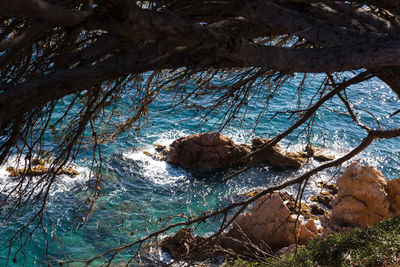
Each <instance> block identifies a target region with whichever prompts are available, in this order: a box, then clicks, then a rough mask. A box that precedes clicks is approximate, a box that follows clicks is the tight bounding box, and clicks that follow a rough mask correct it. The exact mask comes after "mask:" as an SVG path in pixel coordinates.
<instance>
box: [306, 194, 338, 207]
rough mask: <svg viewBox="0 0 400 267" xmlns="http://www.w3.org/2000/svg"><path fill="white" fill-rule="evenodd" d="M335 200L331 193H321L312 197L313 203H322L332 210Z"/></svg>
mask: <svg viewBox="0 0 400 267" xmlns="http://www.w3.org/2000/svg"><path fill="white" fill-rule="evenodd" d="M334 198H335V196H334V195H332V194H331V193H330V192H321V193H319V194H318V195H312V196H311V198H310V200H311V201H313V202H317V203H320V204H322V205H324V206H326V207H327V208H329V209H331V208H332V205H331V202H332V200H333V199H334Z"/></svg>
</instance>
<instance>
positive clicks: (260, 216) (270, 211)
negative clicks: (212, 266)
mask: <svg viewBox="0 0 400 267" xmlns="http://www.w3.org/2000/svg"><path fill="white" fill-rule="evenodd" d="M317 234H318V230H317V227H316V225H315V223H314V221H313V220H312V219H309V220H307V221H306V222H303V220H302V219H301V218H298V217H297V216H296V215H293V213H292V212H291V211H290V210H289V208H288V207H287V206H286V204H285V203H284V201H283V199H282V198H281V196H280V195H279V194H278V193H273V194H271V195H267V196H264V197H262V198H260V199H259V200H257V201H256V203H255V204H254V206H253V208H252V210H251V211H250V212H245V213H243V214H241V215H240V216H238V218H237V219H236V220H235V221H234V223H233V228H232V229H231V230H230V231H229V233H228V234H227V236H228V237H231V238H232V240H241V241H244V242H246V241H248V240H250V241H251V242H252V243H253V244H255V245H257V246H259V247H265V246H268V247H269V248H271V249H272V250H273V251H275V250H278V249H280V248H283V247H286V246H289V245H290V244H294V243H296V241H298V243H299V244H304V243H305V242H307V241H308V240H310V239H312V238H315V237H316V236H317ZM229 245H231V244H229V243H228V242H226V243H225V244H224V246H225V247H227V248H229Z"/></svg>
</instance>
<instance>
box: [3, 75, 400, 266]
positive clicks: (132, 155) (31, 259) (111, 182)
mask: <svg viewBox="0 0 400 267" xmlns="http://www.w3.org/2000/svg"><path fill="white" fill-rule="evenodd" d="M298 82H299V79H297V78H295V79H294V80H293V81H291V82H290V83H288V84H287V85H286V86H285V87H284V89H283V90H282V91H281V92H280V93H279V94H278V95H277V96H276V98H275V99H273V100H272V101H271V104H270V107H269V111H268V113H267V114H266V116H264V117H263V118H262V119H261V121H260V122H259V123H258V126H257V128H256V129H255V130H254V131H253V128H254V123H255V121H256V120H257V118H258V114H259V113H260V112H261V111H262V109H263V107H264V106H265V102H264V101H263V100H262V99H253V100H254V101H251V99H250V100H249V108H248V110H247V114H246V117H245V119H246V121H242V120H239V119H238V120H237V121H234V122H233V123H232V124H231V125H229V126H228V127H226V128H225V129H224V130H223V132H222V133H223V134H224V135H226V136H228V137H230V138H232V139H233V140H234V141H236V142H241V143H249V142H250V141H251V139H252V138H253V137H255V136H260V137H267V136H269V135H271V134H276V133H278V132H280V131H282V130H285V129H286V128H287V127H289V126H290V125H291V124H292V123H293V120H289V118H288V115H285V114H282V115H279V116H277V117H274V118H273V119H272V120H271V117H272V115H273V114H274V112H276V111H280V110H283V109H286V108H292V109H295V108H296V107H297V96H296V95H295V92H296V88H297V87H296V85H297V84H298ZM318 87H319V79H318V77H316V78H315V79H314V80H311V81H310V82H308V83H307V84H306V86H305V90H304V92H303V98H304V99H306V100H307V99H310V98H311V97H312V95H313V93H314V92H315V91H316V90H317V89H318ZM347 94H348V97H349V99H350V100H351V102H352V103H353V104H355V105H357V106H360V107H363V108H365V109H366V110H367V111H368V112H372V113H374V114H375V116H376V117H377V118H378V119H379V120H380V121H381V127H382V128H388V127H391V128H395V127H400V115H397V116H394V117H389V115H390V114H391V113H393V112H395V111H396V110H398V109H400V101H399V99H398V97H397V96H396V95H395V94H393V93H392V92H391V90H390V89H389V88H388V87H387V86H386V85H385V84H383V83H382V82H380V81H379V80H370V81H368V82H364V83H362V84H358V85H356V86H352V87H351V88H349V89H348V91H347ZM169 103H170V95H169V94H168V93H167V92H164V93H162V94H161V95H160V96H159V97H158V99H157V100H156V102H155V103H154V104H153V105H152V110H153V111H152V113H151V114H150V119H149V122H148V124H147V127H144V128H143V129H142V131H141V133H140V136H137V137H136V138H129V139H124V141H125V142H117V143H109V144H107V145H106V146H104V147H103V151H102V156H103V187H102V197H101V198H100V199H99V200H98V202H97V205H96V208H95V211H94V214H93V216H92V217H91V219H90V220H89V221H88V222H87V223H86V224H84V225H82V226H81V227H79V228H78V229H77V228H75V227H74V223H73V222H74V218H76V216H77V214H76V212H75V210H76V209H77V208H78V206H79V203H81V202H82V201H84V200H85V199H86V198H87V197H88V196H90V192H88V191H87V190H86V189H87V187H88V180H90V177H91V175H90V172H89V169H88V167H89V163H88V162H86V161H85V158H89V157H90V152H87V153H82V154H80V155H79V156H78V158H77V160H76V162H75V166H76V168H77V169H78V170H79V171H80V172H81V174H80V175H79V176H78V177H76V178H70V177H67V176H65V177H64V176H60V178H59V180H58V181H57V183H56V184H55V185H54V188H53V192H52V193H51V195H50V201H49V205H48V208H47V209H48V210H47V214H48V215H49V218H50V219H51V223H50V222H49V221H48V219H46V220H47V225H48V228H47V229H46V230H47V234H48V236H47V237H48V240H49V244H50V246H49V247H48V254H49V256H50V259H65V258H67V259H83V260H86V259H88V258H91V257H93V256H95V255H97V254H100V253H103V252H105V251H107V250H108V249H110V248H113V247H116V246H118V245H121V244H125V243H129V242H132V241H134V240H137V238H140V237H143V236H146V234H147V230H150V231H151V230H154V229H156V228H159V227H162V226H165V225H163V224H162V223H157V222H158V220H159V218H165V217H167V216H168V215H171V214H180V213H185V214H186V215H188V216H189V215H190V213H192V214H193V215H196V214H200V213H201V212H204V211H207V210H208V209H209V208H211V209H215V208H218V207H223V206H224V205H226V204H228V203H231V202H232V201H234V199H235V198H236V197H237V196H238V195H240V194H242V193H245V192H247V191H249V190H251V189H254V188H258V187H266V186H269V185H272V184H276V183H278V182H280V181H283V180H285V179H288V178H292V177H294V176H296V175H298V174H299V173H302V172H304V171H306V170H308V169H310V168H312V167H313V166H316V165H317V164H319V163H317V162H313V161H311V162H310V163H309V164H307V165H306V166H304V167H303V168H302V169H300V170H298V171H285V172H278V171H275V170H273V169H271V168H268V167H264V166H259V167H256V168H253V169H251V170H250V171H248V172H246V173H243V174H241V175H239V176H238V177H236V178H234V179H232V180H231V181H229V182H228V183H226V184H222V183H219V182H218V181H219V180H220V179H221V178H222V177H224V176H225V175H226V174H227V173H228V172H229V171H230V170H225V171H221V172H218V173H216V174H210V175H201V174H193V173H190V172H187V171H185V170H183V169H181V168H179V167H177V166H171V165H168V164H166V163H165V162H160V161H156V160H153V159H151V158H150V157H148V156H146V155H145V154H143V151H150V152H153V151H154V148H153V144H163V145H168V144H170V143H171V142H172V141H173V140H174V139H176V138H178V137H181V136H184V135H188V134H193V133H198V132H203V131H208V130H216V129H218V128H219V127H218V124H217V125H216V124H215V122H216V121H217V119H216V118H213V117H211V118H210V120H209V121H208V122H207V123H205V124H201V123H200V121H199V119H198V118H197V117H195V116H194V115H195V113H194V111H192V110H180V111H179V112H176V111H174V112H172V113H167V112H165V111H164V110H165V108H166V107H167V106H168V105H169ZM304 103H307V101H305V102H304ZM339 105H340V106H342V105H341V104H340V102H339V100H338V99H337V98H334V99H333V100H332V101H330V102H329V103H328V104H327V107H326V108H321V109H320V110H319V112H318V113H317V117H316V118H315V121H316V123H317V126H316V127H315V131H314V132H313V134H312V136H311V140H312V143H313V144H314V145H318V146H324V147H325V149H326V151H327V152H328V153H332V154H335V155H336V156H340V155H343V154H345V153H346V152H348V151H349V150H351V148H353V147H355V146H356V145H357V144H358V143H359V142H360V140H361V139H362V138H363V137H364V136H365V135H366V134H365V132H364V131H363V130H361V129H359V128H357V127H355V126H354V123H352V122H351V119H350V118H349V117H347V116H343V115H340V114H337V113H332V112H330V111H329V109H332V108H336V109H337V108H338V106H339ZM58 109H59V110H60V112H61V111H62V110H63V107H62V106H61V105H60V106H59V107H58ZM339 110H341V111H344V109H343V107H340V108H339ZM368 112H365V111H362V110H359V111H357V114H358V115H359V117H360V118H361V121H362V122H363V123H365V124H367V125H369V126H371V127H373V128H376V123H375V120H374V118H373V117H372V116H370V115H369V114H368ZM297 134H298V132H297V133H294V134H292V135H291V136H289V138H287V139H285V140H284V141H283V142H282V143H281V146H283V147H285V145H288V144H289V143H291V144H292V146H291V147H290V148H289V149H292V150H300V149H301V148H302V147H303V146H304V144H305V139H304V133H301V134H300V137H302V138H296V136H297ZM356 160H358V161H361V162H362V163H364V164H367V165H372V166H375V167H376V168H378V169H379V170H381V171H382V172H383V173H384V175H385V176H386V177H387V179H394V178H397V177H399V176H400V140H399V138H397V139H392V140H384V141H377V142H374V143H373V144H372V145H371V146H370V147H369V148H368V149H367V150H365V151H364V152H362V153H361V154H360V155H358V156H357V157H356ZM10 164H11V163H10ZM335 171H336V170H328V171H325V172H322V173H321V174H319V175H318V176H317V177H314V180H313V181H312V182H311V184H310V187H309V189H308V190H307V191H306V193H305V197H307V196H309V195H310V194H311V192H312V191H313V188H315V186H314V184H315V181H317V180H319V179H330V178H331V177H333V175H334V173H335ZM13 182H15V181H12V179H11V178H9V177H8V176H7V172H6V171H5V166H3V167H2V168H1V170H0V188H5V187H6V184H10V183H13ZM89 187H90V183H89ZM204 201H206V202H207V204H205V202H204ZM189 210H190V213H189ZM29 215H31V213H30V212H29V211H27V212H26V214H25V215H24V216H22V217H21V218H20V219H18V220H13V221H9V222H7V223H6V224H0V241H1V243H0V266H3V265H5V264H6V263H8V264H9V265H10V266H42V265H45V261H46V260H48V258H46V257H45V254H46V245H45V242H44V235H43V232H42V231H40V230H39V231H37V233H35V234H34V235H33V236H32V238H31V239H30V240H29V242H28V243H27V244H25V245H24V249H23V252H21V253H19V254H18V256H17V257H16V259H15V260H16V262H15V263H14V262H13V261H12V259H13V257H14V256H13V255H14V254H13V253H14V252H15V248H13V249H12V252H13V253H11V258H9V259H7V256H8V251H9V248H8V240H9V238H10V237H11V236H12V235H13V234H14V233H15V231H16V230H17V229H18V228H19V227H20V226H21V225H23V223H24V222H26V220H27V219H28V218H29ZM219 219H220V218H217V219H216V220H215V221H211V222H209V223H204V224H201V225H200V227H199V228H197V229H196V231H197V232H198V233H201V234H210V233H212V232H213V230H214V229H215V226H216V225H217V224H218V220H219ZM145 221H147V223H148V224H145V223H144V222H145ZM173 221H174V220H173ZM175 221H176V220H175ZM51 225H53V227H51ZM146 227H148V229H146ZM58 239H60V240H62V245H61V244H60V243H59V242H58V241H57V240H58ZM130 253H132V251H127V252H126V255H129V254H130ZM153 256H158V257H160V258H162V259H163V260H166V255H165V254H160V253H159V252H158V251H156V252H154V253H153ZM117 262H121V263H123V260H122V259H121V258H117ZM100 264H101V262H100V261H96V262H94V263H93V266H96V265H100ZM74 266H80V264H79V263H76V264H74Z"/></svg>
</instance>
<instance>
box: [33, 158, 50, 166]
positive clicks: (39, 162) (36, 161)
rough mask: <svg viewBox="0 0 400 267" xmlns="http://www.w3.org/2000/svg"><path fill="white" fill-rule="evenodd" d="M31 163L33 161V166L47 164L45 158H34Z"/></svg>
mask: <svg viewBox="0 0 400 267" xmlns="http://www.w3.org/2000/svg"><path fill="white" fill-rule="evenodd" d="M31 163H32V165H33V166H36V165H42V166H44V165H45V164H46V163H45V162H44V160H42V159H33V160H32V162H31Z"/></svg>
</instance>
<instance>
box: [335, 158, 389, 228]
mask: <svg viewBox="0 0 400 267" xmlns="http://www.w3.org/2000/svg"><path fill="white" fill-rule="evenodd" d="M336 185H337V187H338V194H337V197H336V198H335V200H334V201H333V202H332V220H333V221H334V222H335V223H338V224H340V225H348V224H350V225H362V226H367V225H370V224H374V223H377V222H379V221H381V220H382V219H384V218H385V217H389V216H391V215H392V214H391V212H390V211H389V207H390V202H389V201H388V198H387V193H386V191H385V189H386V185H387V182H386V179H385V177H384V176H383V174H382V173H381V172H380V171H378V170H376V169H374V168H373V167H366V166H364V165H362V164H359V163H357V162H354V163H353V164H351V165H350V166H348V167H347V168H346V170H345V171H344V173H343V175H342V176H341V177H339V178H338V179H337V182H336Z"/></svg>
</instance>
